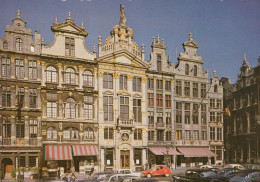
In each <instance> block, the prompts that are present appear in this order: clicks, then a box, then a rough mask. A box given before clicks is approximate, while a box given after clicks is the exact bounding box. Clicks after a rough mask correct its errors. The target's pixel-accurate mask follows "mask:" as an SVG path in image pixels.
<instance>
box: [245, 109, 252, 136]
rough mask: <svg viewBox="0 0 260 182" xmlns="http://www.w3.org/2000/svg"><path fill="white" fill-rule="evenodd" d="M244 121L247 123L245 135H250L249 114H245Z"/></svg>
mask: <svg viewBox="0 0 260 182" xmlns="http://www.w3.org/2000/svg"><path fill="white" fill-rule="evenodd" d="M246 121H247V133H250V129H251V125H250V116H249V113H246Z"/></svg>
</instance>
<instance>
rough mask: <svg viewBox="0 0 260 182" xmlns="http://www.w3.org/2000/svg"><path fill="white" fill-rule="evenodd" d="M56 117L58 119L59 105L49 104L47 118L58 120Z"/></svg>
mask: <svg viewBox="0 0 260 182" xmlns="http://www.w3.org/2000/svg"><path fill="white" fill-rule="evenodd" d="M56 117H57V103H56V102H47V118H56Z"/></svg>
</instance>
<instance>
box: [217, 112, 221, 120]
mask: <svg viewBox="0 0 260 182" xmlns="http://www.w3.org/2000/svg"><path fill="white" fill-rule="evenodd" d="M216 121H217V122H222V117H221V113H220V112H217V117H216Z"/></svg>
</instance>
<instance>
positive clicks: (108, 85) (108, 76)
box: [103, 73, 113, 89]
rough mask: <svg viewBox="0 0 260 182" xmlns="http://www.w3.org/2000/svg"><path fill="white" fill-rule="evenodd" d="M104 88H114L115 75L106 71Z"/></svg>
mask: <svg viewBox="0 0 260 182" xmlns="http://www.w3.org/2000/svg"><path fill="white" fill-rule="evenodd" d="M103 88H108V89H112V88H113V75H112V74H109V73H104V75H103Z"/></svg>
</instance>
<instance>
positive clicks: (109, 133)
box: [104, 128, 114, 140]
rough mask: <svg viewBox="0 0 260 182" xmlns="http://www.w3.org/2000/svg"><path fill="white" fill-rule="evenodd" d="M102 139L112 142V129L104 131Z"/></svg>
mask: <svg viewBox="0 0 260 182" xmlns="http://www.w3.org/2000/svg"><path fill="white" fill-rule="evenodd" d="M104 139H108V140H113V139H114V130H113V128H105V129H104Z"/></svg>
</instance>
